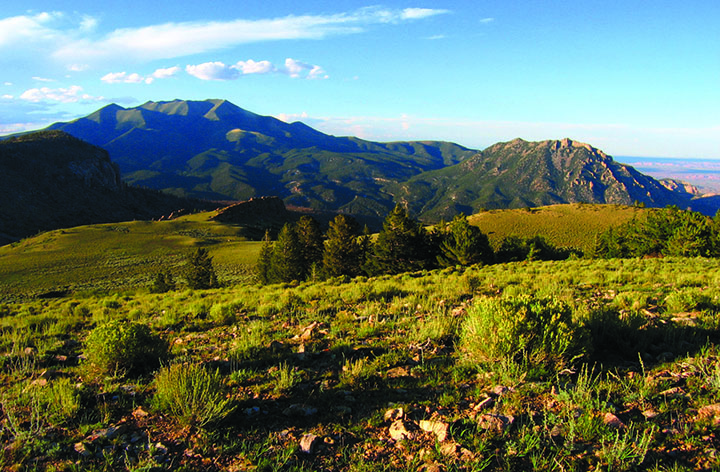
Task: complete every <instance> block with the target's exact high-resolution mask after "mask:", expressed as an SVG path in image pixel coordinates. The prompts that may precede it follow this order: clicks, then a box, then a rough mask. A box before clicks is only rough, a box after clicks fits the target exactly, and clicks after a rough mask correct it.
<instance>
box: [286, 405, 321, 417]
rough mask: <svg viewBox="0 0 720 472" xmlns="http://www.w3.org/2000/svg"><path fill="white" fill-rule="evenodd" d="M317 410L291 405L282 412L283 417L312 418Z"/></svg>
mask: <svg viewBox="0 0 720 472" xmlns="http://www.w3.org/2000/svg"><path fill="white" fill-rule="evenodd" d="M317 411H318V410H317V408H315V407H312V406H303V405H300V404H297V403H296V404H293V405H290V406H289V407H287V408H285V409H284V410H283V415H285V416H312V415H314V414H315V413H317Z"/></svg>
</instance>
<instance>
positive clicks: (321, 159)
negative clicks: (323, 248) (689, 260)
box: [48, 100, 720, 223]
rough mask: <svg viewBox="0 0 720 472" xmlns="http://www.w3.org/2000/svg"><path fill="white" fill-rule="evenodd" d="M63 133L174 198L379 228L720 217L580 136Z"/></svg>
mask: <svg viewBox="0 0 720 472" xmlns="http://www.w3.org/2000/svg"><path fill="white" fill-rule="evenodd" d="M48 129H51V130H62V131H64V132H67V133H69V134H71V135H73V136H76V137H78V138H80V139H83V140H86V141H88V142H90V143H92V144H94V145H96V146H100V147H102V148H103V149H106V150H107V151H108V153H109V155H110V157H111V158H112V160H113V162H115V163H117V165H118V166H119V169H120V171H121V173H122V178H123V179H124V180H125V181H126V182H128V183H130V184H135V185H141V186H144V187H149V188H154V189H158V190H162V191H163V192H166V193H170V194H173V195H176V196H192V197H197V198H205V199H212V200H232V201H244V200H249V199H250V198H254V197H262V196H277V197H279V198H280V199H281V200H282V201H283V202H284V203H285V204H286V205H288V206H290V207H298V208H309V209H311V210H313V211H316V212H322V213H325V214H327V212H344V213H349V214H353V215H356V216H359V217H361V218H363V220H364V221H368V222H373V221H374V222H376V223H377V222H378V221H381V220H382V218H384V216H385V215H386V214H387V213H388V212H389V211H390V210H391V209H392V207H393V206H394V205H395V204H396V203H403V204H405V205H407V206H408V207H409V208H410V210H411V211H412V212H413V213H414V214H415V215H417V216H419V217H420V218H421V219H422V220H424V221H426V222H434V221H438V220H439V219H440V218H451V217H452V216H454V215H455V214H457V213H459V212H464V213H467V214H470V213H473V212H477V211H479V210H481V209H483V208H488V209H493V208H521V207H533V206H543V205H550V204H555V203H578V202H586V203H618V204H633V203H635V202H638V203H642V204H645V205H647V206H661V207H662V206H666V205H677V206H679V207H681V208H693V209H695V210H699V211H703V212H704V213H706V214H714V213H715V211H717V209H718V208H719V207H720V199H718V198H714V199H713V198H697V196H696V195H694V194H692V193H688V192H687V191H686V190H687V189H686V188H684V187H683V186H680V185H677V186H673V185H662V184H661V183H660V182H658V181H657V180H655V179H652V178H650V177H648V176H646V175H644V174H641V173H640V172H637V171H636V170H635V169H633V168H632V167H630V166H626V165H623V164H620V163H618V162H616V161H614V160H613V159H612V157H610V156H608V155H606V154H605V153H603V152H602V151H600V150H598V149H596V148H594V147H593V146H591V145H589V144H585V143H579V142H577V141H573V140H571V139H567V138H566V139H562V140H548V141H541V142H528V141H524V140H522V139H516V140H513V141H510V142H507V143H498V144H495V145H493V146H490V147H488V148H487V149H485V150H483V151H476V150H472V149H468V148H465V147H463V146H460V145H458V144H454V143H448V142H440V141H414V142H394V143H377V142H372V141H366V140H362V139H359V138H354V137H336V136H330V135H327V134H324V133H321V132H320V131H317V130H314V129H313V128H311V127H309V126H307V125H305V124H303V123H299V122H296V123H285V122H283V121H280V120H278V119H275V118H273V117H268V116H260V115H257V114H254V113H252V112H249V111H247V110H243V109H242V108H240V107H238V106H236V105H234V104H232V103H230V102H228V101H226V100H205V101H183V100H174V101H169V102H147V103H145V104H143V105H140V106H138V107H133V108H123V107H120V106H118V105H115V104H112V105H108V106H106V107H103V108H101V109H100V110H97V111H96V112H94V113H92V114H90V115H88V116H86V117H84V118H79V119H77V120H75V121H72V122H69V123H56V124H53V125H51V126H50V127H49V128H48Z"/></svg>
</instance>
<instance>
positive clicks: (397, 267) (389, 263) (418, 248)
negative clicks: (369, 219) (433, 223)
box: [368, 205, 435, 274]
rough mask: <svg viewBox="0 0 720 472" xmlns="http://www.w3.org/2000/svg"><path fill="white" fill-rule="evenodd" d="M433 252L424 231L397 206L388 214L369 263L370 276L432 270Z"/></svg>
mask: <svg viewBox="0 0 720 472" xmlns="http://www.w3.org/2000/svg"><path fill="white" fill-rule="evenodd" d="M432 256H433V250H432V248H431V247H430V242H429V238H428V234H427V231H425V228H423V226H422V224H420V222H419V221H417V220H414V219H412V218H411V217H410V215H409V214H408V212H407V210H406V209H405V208H403V207H402V206H400V205H396V206H395V208H394V209H393V210H392V211H391V212H390V214H388V216H387V218H385V221H384V222H383V230H382V231H381V232H380V234H379V235H378V238H377V241H376V242H375V245H374V250H373V253H372V255H371V256H370V259H369V260H368V269H369V272H370V273H372V274H399V273H401V272H411V271H416V270H421V269H427V268H432V267H433V266H434V265H435V264H434V261H433V260H432Z"/></svg>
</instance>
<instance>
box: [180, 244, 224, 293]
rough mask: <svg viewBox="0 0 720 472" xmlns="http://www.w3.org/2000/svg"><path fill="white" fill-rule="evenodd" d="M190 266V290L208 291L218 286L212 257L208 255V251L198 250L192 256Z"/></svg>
mask: <svg viewBox="0 0 720 472" xmlns="http://www.w3.org/2000/svg"><path fill="white" fill-rule="evenodd" d="M188 264H189V267H188V273H187V282H188V286H189V287H190V288H192V289H206V288H215V287H217V286H218V281H217V276H216V275H215V269H214V268H213V264H212V257H210V255H209V254H208V252H207V249H204V248H198V249H197V251H195V252H193V253H192V254H191V255H190V258H189V261H188Z"/></svg>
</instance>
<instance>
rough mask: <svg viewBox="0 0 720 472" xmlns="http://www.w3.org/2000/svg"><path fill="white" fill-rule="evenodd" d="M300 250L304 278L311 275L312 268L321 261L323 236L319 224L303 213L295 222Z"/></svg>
mask: <svg viewBox="0 0 720 472" xmlns="http://www.w3.org/2000/svg"><path fill="white" fill-rule="evenodd" d="M295 230H296V231H297V235H298V240H299V242H300V252H301V254H302V265H303V274H304V277H303V278H304V279H306V278H308V277H310V276H311V274H312V273H313V268H314V267H316V266H317V265H318V264H321V263H322V257H323V237H322V231H320V224H319V223H318V222H317V220H315V218H313V217H312V216H308V215H303V216H302V217H301V218H300V220H299V221H298V222H297V223H296V224H295Z"/></svg>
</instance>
